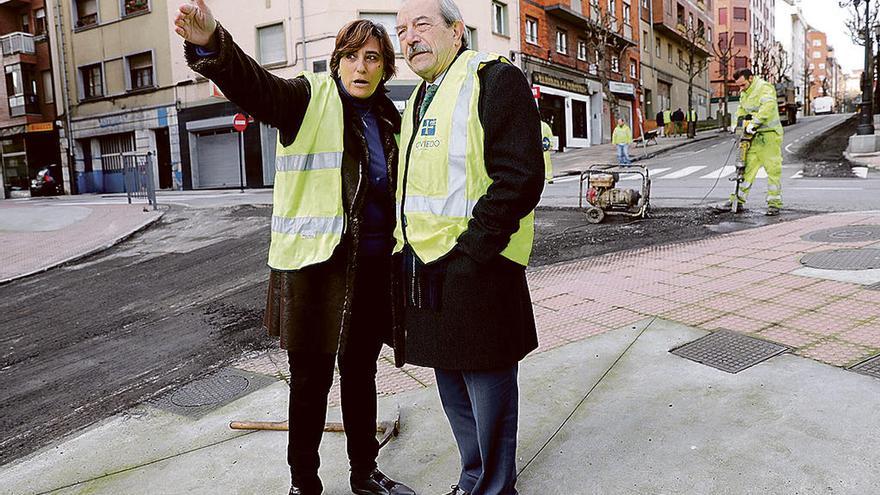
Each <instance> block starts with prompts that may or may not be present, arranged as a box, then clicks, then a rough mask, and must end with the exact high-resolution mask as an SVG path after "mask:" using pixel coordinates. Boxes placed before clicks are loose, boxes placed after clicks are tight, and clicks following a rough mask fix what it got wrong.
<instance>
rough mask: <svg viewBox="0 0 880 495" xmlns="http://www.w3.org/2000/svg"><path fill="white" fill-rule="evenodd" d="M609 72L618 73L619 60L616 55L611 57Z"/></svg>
mask: <svg viewBox="0 0 880 495" xmlns="http://www.w3.org/2000/svg"><path fill="white" fill-rule="evenodd" d="M611 70H612V71H613V72H616V73H618V74H619V73H620V59H619V58H617V55H614V56H612V57H611Z"/></svg>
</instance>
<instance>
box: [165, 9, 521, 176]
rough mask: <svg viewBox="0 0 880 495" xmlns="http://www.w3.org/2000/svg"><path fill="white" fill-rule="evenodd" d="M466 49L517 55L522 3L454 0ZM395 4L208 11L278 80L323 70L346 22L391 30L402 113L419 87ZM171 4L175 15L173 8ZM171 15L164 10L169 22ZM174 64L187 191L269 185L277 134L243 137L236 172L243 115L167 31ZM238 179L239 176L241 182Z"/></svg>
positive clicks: (257, 126)
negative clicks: (238, 119) (238, 120)
mask: <svg viewBox="0 0 880 495" xmlns="http://www.w3.org/2000/svg"><path fill="white" fill-rule="evenodd" d="M458 5H459V7H460V8H461V11H462V15H463V17H464V20H465V24H466V26H467V31H468V37H469V45H470V47H471V48H474V49H478V50H482V51H489V52H494V53H498V54H501V55H504V56H506V57H509V58H510V59H511V60H512V61H514V62H515V63H516V62H517V58H518V52H519V29H518V27H517V26H518V19H519V3H518V2H514V1H509V2H508V1H500V0H479V1H473V2H461V1H460V2H458ZM399 6H400V2H399V0H362V1H358V2H349V1H343V0H320V1H319V0H304V1H303V2H281V1H271V0H266V1H261V2H254V5H252V6H250V7H249V8H248V9H242V8H241V2H240V1H238V0H215V1H213V2H211V3H210V7H211V9H212V11H213V12H214V14H215V17H216V18H217V19H218V21H219V22H220V23H221V24H223V27H225V28H226V29H227V30H228V31H229V32H230V33H231V34H232V37H233V38H234V39H235V41H236V43H238V44H239V46H241V48H242V49H243V50H244V51H245V52H246V53H247V54H249V55H250V56H252V57H253V58H254V59H255V60H256V61H258V62H259V63H260V64H262V65H263V67H265V68H266V69H267V70H269V71H270V72H272V73H273V74H275V75H277V76H279V77H285V78H290V77H295V76H296V75H297V74H299V73H300V72H302V71H304V70H308V71H313V72H327V71H329V66H330V56H331V54H332V53H333V48H334V45H335V38H336V33H337V32H338V31H339V28H341V27H342V26H343V24H344V23H346V22H348V21H349V20H353V19H358V18H365V19H371V20H373V21H376V22H379V23H381V24H382V25H383V26H385V28H386V29H387V30H388V33H389V35H390V36H391V39H392V42H393V43H394V44H395V48H396V51H397V61H396V62H397V76H396V77H395V78H394V79H392V80H391V81H389V82H388V84H387V87H388V89H389V96H390V97H391V99H392V100H394V102H395V104H396V105H397V107H398V109H400V110H401V111H402V110H403V108H404V106H405V104H406V101H407V100H408V99H409V96H410V95H411V94H412V92H413V90H414V89H416V88H417V87H418V85H419V84H420V83H421V79H419V77H418V76H416V75H415V74H414V73H413V72H412V71H411V70H410V69H409V67H408V66H407V65H406V62H405V60H404V59H403V55H402V52H401V50H400V46H399V42H398V40H397V37H396V34H395V33H396V30H395V26H396V17H397V10H398V8H399ZM176 8H177V7H176V4H175V6H174V8H173V10H176ZM171 15H173V12H169V21H168V22H170V19H171V17H170V16H171ZM171 59H172V62H171V65H172V73H173V77H172V79H173V81H174V84H175V87H176V88H177V95H178V96H177V102H178V107H179V109H180V110H179V112H178V120H177V124H178V125H177V127H176V128H175V129H173V131H172V132H174V133H175V134H176V135H177V141H178V142H179V143H180V160H181V185H182V187H183V188H185V189H203V188H218V187H219V188H222V187H239V184H240V181H241V182H243V185H244V186H245V187H264V186H271V185H272V184H273V183H274V176H275V144H276V141H277V132H276V131H275V129H274V128H272V127H269V126H267V125H266V124H264V123H261V122H258V121H257V122H254V123H253V124H252V125H250V126H249V127H248V128H247V130H246V131H245V132H244V135H243V137H242V140H243V146H242V147H243V153H242V154H243V169H241V168H239V146H240V144H239V136H238V133H236V132H235V131H234V130H233V128H232V118H233V116H234V115H235V114H236V113H237V112H240V111H241V109H239V108H238V107H237V106H236V105H235V104H233V103H231V102H229V101H228V100H226V99H225V98H224V97H223V94H222V92H220V91H219V90H218V88H217V87H216V86H214V85H213V83H211V82H210V81H208V80H206V79H204V78H203V77H201V76H199V75H198V74H196V73H194V72H192V71H191V70H190V69H189V67H188V66H187V65H186V61H185V60H184V57H183V42H182V40H180V39H179V38H178V37H177V35H175V34H173V33H172V41H171ZM239 177H242V179H240V178H239Z"/></svg>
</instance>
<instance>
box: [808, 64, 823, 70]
mask: <svg viewBox="0 0 880 495" xmlns="http://www.w3.org/2000/svg"><path fill="white" fill-rule="evenodd" d="M810 65H813V64H810ZM819 69H822V70H825V64H819Z"/></svg>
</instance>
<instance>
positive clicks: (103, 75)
mask: <svg viewBox="0 0 880 495" xmlns="http://www.w3.org/2000/svg"><path fill="white" fill-rule="evenodd" d="M171 4H173V5H174V6H173V8H174V9H175V10H176V8H177V3H176V2H173V1H172V2H168V1H167V0H60V1H59V2H57V4H55V7H56V8H54V9H53V17H52V21H53V23H54V26H53V28H54V31H55V32H56V33H57V36H56V37H55V38H54V39H53V42H52V48H53V51H54V53H57V54H58V56H57V57H54V58H53V63H54V66H55V73H56V74H57V77H56V81H55V86H56V88H58V89H59V91H58V93H59V94H60V96H61V97H60V98H57V99H56V101H57V103H56V108H57V111H58V112H59V114H62V115H64V121H63V122H62V124H63V131H62V133H61V135H60V139H59V145H60V149H61V156H62V161H63V162H64V165H65V168H66V169H68V170H69V171H70V172H71V173H70V188H71V190H72V191H74V192H79V193H93V192H94V193H102V192H121V191H123V190H124V183H123V168H124V166H125V164H126V163H131V162H132V161H140V162H146V161H147V160H149V162H150V164H151V167H152V169H153V176H154V179H155V182H156V184H155V185H156V186H157V187H158V188H161V189H173V188H178V187H179V185H180V153H179V147H178V144H177V136H176V134H175V133H174V132H172V131H171V130H172V129H174V128H176V127H177V106H176V100H177V98H176V95H177V89H176V87H175V85H174V83H173V81H172V76H171V45H170V39H171V38H170V33H171V30H170V22H169V11H170V9H171V8H172V7H171ZM148 155H149V158H148Z"/></svg>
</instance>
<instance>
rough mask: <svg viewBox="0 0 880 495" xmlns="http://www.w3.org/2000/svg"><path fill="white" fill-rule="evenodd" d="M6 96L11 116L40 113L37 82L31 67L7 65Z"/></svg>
mask: <svg viewBox="0 0 880 495" xmlns="http://www.w3.org/2000/svg"><path fill="white" fill-rule="evenodd" d="M5 70H6V94H7V101H8V103H9V115H10V116H11V117H19V116H22V115H24V114H26V113H40V108H39V106H38V105H37V96H36V95H37V81H36V80H35V79H34V77H33V73H32V72H31V71H30V69H29V66H24V67H22V64H12V65H7V66H6V68H5Z"/></svg>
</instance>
